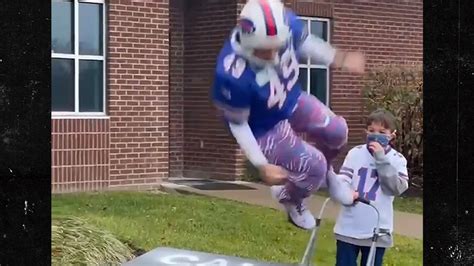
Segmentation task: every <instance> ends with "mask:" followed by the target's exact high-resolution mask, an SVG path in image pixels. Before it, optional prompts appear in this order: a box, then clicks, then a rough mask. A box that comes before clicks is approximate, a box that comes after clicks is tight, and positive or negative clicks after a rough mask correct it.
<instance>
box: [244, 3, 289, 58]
mask: <svg viewBox="0 0 474 266" xmlns="http://www.w3.org/2000/svg"><path fill="white" fill-rule="evenodd" d="M238 33H239V41H240V42H239V43H240V46H241V47H242V49H243V50H245V54H246V57H249V58H248V59H249V60H251V61H254V63H256V64H258V65H262V64H276V63H278V56H277V55H278V51H279V50H280V49H281V48H283V47H284V46H286V44H287V42H288V39H289V38H290V28H289V26H288V24H287V22H286V19H285V7H284V5H283V4H282V3H281V2H280V1H279V0H249V1H248V2H247V4H245V6H244V8H243V9H242V12H241V14H240V20H239V24H238Z"/></svg>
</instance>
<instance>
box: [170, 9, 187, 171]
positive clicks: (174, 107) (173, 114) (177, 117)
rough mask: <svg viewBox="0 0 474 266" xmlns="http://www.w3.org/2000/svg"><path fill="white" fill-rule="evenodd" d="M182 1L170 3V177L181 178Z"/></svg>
mask: <svg viewBox="0 0 474 266" xmlns="http://www.w3.org/2000/svg"><path fill="white" fill-rule="evenodd" d="M184 7H185V2H184V0H173V1H171V2H170V32H169V40H170V72H169V73H170V76H169V81H170V92H169V93H170V96H169V100H170V118H169V121H170V122H169V123H170V124H169V139H170V144H169V145H170V154H169V159H170V166H169V168H170V176H171V177H181V176H183V161H184V156H183V145H184V142H183V141H184V121H183V115H184V106H183V103H184V94H183V89H184V88H183V85H184V40H183V38H184Z"/></svg>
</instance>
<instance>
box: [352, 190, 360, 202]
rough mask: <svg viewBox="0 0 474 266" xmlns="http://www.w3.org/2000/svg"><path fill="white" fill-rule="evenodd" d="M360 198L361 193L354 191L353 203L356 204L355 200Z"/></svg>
mask: <svg viewBox="0 0 474 266" xmlns="http://www.w3.org/2000/svg"><path fill="white" fill-rule="evenodd" d="M357 198H359V192H357V191H352V201H354V202H355V200H356V199H357Z"/></svg>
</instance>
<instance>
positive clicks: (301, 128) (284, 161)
mask: <svg viewBox="0 0 474 266" xmlns="http://www.w3.org/2000/svg"><path fill="white" fill-rule="evenodd" d="M296 133H305V134H306V137H307V139H308V140H309V141H311V142H314V143H315V144H316V147H317V148H316V147H315V146H312V145H310V144H308V143H307V142H306V141H304V140H303V139H302V138H300V137H299V136H297V135H296ZM347 133H348V129H347V124H346V121H345V120H344V119H343V118H342V117H340V116H336V115H335V114H334V113H333V112H332V111H331V110H330V109H329V108H328V107H326V106H325V105H324V104H323V103H321V102H320V101H319V100H318V99H317V98H316V97H314V96H312V95H308V94H306V93H303V94H302V95H301V96H300V98H299V99H298V106H297V107H296V109H295V111H294V113H293V114H292V116H291V118H290V119H289V120H284V121H281V122H280V123H279V124H277V125H276V126H275V127H274V128H273V129H272V130H270V131H269V132H267V134H266V135H264V136H262V137H260V138H259V139H258V140H257V141H258V143H259V145H260V148H261V149H262V151H263V153H264V154H265V156H266V157H267V159H268V161H269V163H272V164H276V165H279V166H282V167H284V168H285V169H287V170H288V171H289V173H290V174H289V182H287V183H286V185H285V188H284V189H283V190H282V192H281V194H280V195H279V198H280V202H284V201H290V202H293V203H296V204H298V203H300V202H301V201H302V200H303V199H304V198H306V197H308V196H309V195H310V194H311V192H312V191H314V190H317V189H318V188H319V187H320V186H321V185H323V184H325V180H326V172H327V170H328V166H329V165H330V163H331V161H332V160H333V159H334V158H335V157H336V156H337V154H338V152H339V151H340V150H341V148H342V147H343V146H344V145H345V144H346V142H347Z"/></svg>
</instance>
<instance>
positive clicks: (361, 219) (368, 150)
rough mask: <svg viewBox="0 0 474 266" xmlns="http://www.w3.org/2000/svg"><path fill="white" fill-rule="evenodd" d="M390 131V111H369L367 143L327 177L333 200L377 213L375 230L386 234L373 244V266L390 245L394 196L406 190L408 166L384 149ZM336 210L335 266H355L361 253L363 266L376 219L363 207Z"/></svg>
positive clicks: (399, 156)
mask: <svg viewBox="0 0 474 266" xmlns="http://www.w3.org/2000/svg"><path fill="white" fill-rule="evenodd" d="M395 132H396V130H395V118H394V116H393V115H392V114H391V113H390V112H388V111H385V110H383V109H379V110H376V111H374V112H372V113H371V114H370V115H369V117H368V118H367V143H366V144H362V145H359V146H356V147H354V148H352V149H351V150H350V151H349V152H348V154H347V156H346V158H345V160H344V163H343V166H342V167H341V169H340V172H339V175H336V174H335V173H334V172H333V171H330V172H329V173H328V175H329V176H328V182H329V191H330V193H331V197H332V198H333V199H335V200H336V201H339V202H341V203H344V202H345V203H347V198H348V197H350V198H357V197H358V196H360V197H363V198H366V199H368V200H370V201H371V202H372V204H373V205H374V206H375V207H376V208H377V209H378V211H379V212H380V229H385V230H388V232H389V234H388V235H385V236H382V237H380V238H379V239H378V241H377V251H376V255H375V266H381V265H382V260H383V256H384V253H385V249H386V248H388V247H392V246H393V236H392V232H393V200H394V197H395V196H399V195H400V194H402V193H403V192H404V191H405V190H407V188H408V171H407V161H406V159H405V157H403V155H402V154H400V153H399V152H397V151H396V150H394V149H392V148H391V147H390V145H389V143H390V142H391V141H392V140H393V139H394V138H395ZM335 180H337V181H335ZM331 181H332V182H331ZM335 182H338V184H337V185H336V184H335ZM341 185H342V186H343V187H344V188H345V190H344V189H342V188H341ZM348 189H351V190H352V191H353V194H352V195H351V194H350V193H349V195H348V193H347V191H348ZM341 208H342V209H341V211H340V214H339V217H338V219H337V222H336V225H335V227H334V233H335V237H336V240H337V255H336V266H353V265H354V266H355V265H357V257H358V255H359V252H360V253H362V258H361V264H360V265H363V266H365V265H366V263H367V257H368V254H369V249H370V245H371V237H372V235H373V230H374V228H375V226H376V222H377V214H376V212H375V210H374V209H373V208H372V207H370V206H367V205H365V204H355V205H350V206H348V205H343V206H342V207H341Z"/></svg>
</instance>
